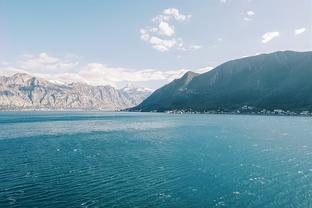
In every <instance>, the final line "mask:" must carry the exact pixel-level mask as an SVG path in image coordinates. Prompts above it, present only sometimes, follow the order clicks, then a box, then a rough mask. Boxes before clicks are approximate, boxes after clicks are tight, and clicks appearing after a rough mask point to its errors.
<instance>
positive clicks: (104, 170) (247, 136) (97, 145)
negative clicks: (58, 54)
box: [0, 112, 312, 208]
mask: <svg viewBox="0 0 312 208" xmlns="http://www.w3.org/2000/svg"><path fill="white" fill-rule="evenodd" d="M0 207H1V208H6V207H21V208H28V207H29V208H33V207H44V208H50V207H51V208H58V207H66V208H70V207H122V208H123V207H139V208H140V207H177V208H184V207H203V208H206V207H261V208H262V207H312V118H309V117H281V116H243V115H194V114H192V115H188V114H184V115H174V114H162V113H104V112H1V113H0Z"/></svg>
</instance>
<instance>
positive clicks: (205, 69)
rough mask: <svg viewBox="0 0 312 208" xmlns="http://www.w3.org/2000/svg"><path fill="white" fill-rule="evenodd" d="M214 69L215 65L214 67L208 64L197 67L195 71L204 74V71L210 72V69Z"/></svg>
mask: <svg viewBox="0 0 312 208" xmlns="http://www.w3.org/2000/svg"><path fill="white" fill-rule="evenodd" d="M212 69H214V67H212V66H206V67H203V68H199V69H196V70H195V72H196V73H199V74H202V73H206V72H209V71H211V70H212Z"/></svg>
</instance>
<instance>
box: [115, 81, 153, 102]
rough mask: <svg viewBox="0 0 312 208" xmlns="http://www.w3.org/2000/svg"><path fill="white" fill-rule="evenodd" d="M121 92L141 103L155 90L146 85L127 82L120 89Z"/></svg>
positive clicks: (133, 100)
mask: <svg viewBox="0 0 312 208" xmlns="http://www.w3.org/2000/svg"><path fill="white" fill-rule="evenodd" d="M120 91H121V92H123V94H124V95H125V96H126V97H127V99H129V100H131V101H132V102H133V103H138V104H139V103H141V102H142V101H143V100H144V99H145V98H147V97H148V96H149V95H151V94H152V92H153V90H152V89H149V88H146V87H139V86H135V85H133V84H127V85H126V86H125V87H124V88H121V89H120Z"/></svg>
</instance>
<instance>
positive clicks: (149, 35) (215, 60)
mask: <svg viewBox="0 0 312 208" xmlns="http://www.w3.org/2000/svg"><path fill="white" fill-rule="evenodd" d="M311 30H312V1H311V0H192V1H190V0H176V1H174V0H173V1H171V0H148V1H146V0H145V1H144V0H141V1H130V0H128V1H126V0H114V1H103V0H67V1H64V0H53V1H48V0H46V1H44V0H41V1H39V0H27V1H20V0H0V61H1V65H0V73H1V74H10V73H13V72H18V71H22V72H27V73H31V74H34V75H38V76H42V77H45V78H48V79H50V80H59V81H66V80H67V81H85V82H87V83H89V84H94V85H102V84H103V85H104V84H110V85H114V86H117V87H121V86H123V85H125V84H126V83H128V82H131V83H135V84H138V85H143V86H146V87H150V88H157V87H159V86H161V85H163V84H164V83H167V82H168V81H170V80H172V79H173V78H177V77H179V76H181V75H182V74H183V73H184V72H185V71H187V70H193V71H197V72H204V71H207V70H209V69H211V68H212V67H215V66H217V65H219V64H221V63H223V62H225V61H228V60H230V59H235V58H240V57H244V56H251V55H255V54H259V53H268V52H272V51H277V50H297V51H308V50H311V48H312V40H311V37H312V36H311Z"/></svg>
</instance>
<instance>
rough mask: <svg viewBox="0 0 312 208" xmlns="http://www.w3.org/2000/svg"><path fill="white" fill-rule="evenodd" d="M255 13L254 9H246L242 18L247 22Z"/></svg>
mask: <svg viewBox="0 0 312 208" xmlns="http://www.w3.org/2000/svg"><path fill="white" fill-rule="evenodd" d="M255 14H256V13H255V12H254V11H247V12H246V16H245V17H244V20H245V21H247V22H249V21H251V20H252V17H253V16H254V15H255Z"/></svg>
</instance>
